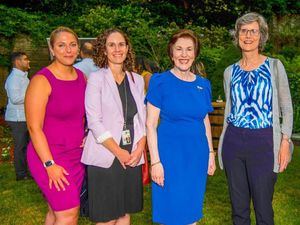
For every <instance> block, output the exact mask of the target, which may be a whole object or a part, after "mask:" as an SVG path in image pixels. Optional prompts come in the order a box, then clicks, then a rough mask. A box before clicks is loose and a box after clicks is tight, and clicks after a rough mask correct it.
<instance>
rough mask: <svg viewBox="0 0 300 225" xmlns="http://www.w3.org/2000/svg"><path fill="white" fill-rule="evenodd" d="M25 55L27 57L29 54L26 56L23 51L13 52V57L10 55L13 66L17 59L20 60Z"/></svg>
mask: <svg viewBox="0 0 300 225" xmlns="http://www.w3.org/2000/svg"><path fill="white" fill-rule="evenodd" d="M23 55H26V56H27V54H26V53H25V52H21V51H18V52H12V53H11V55H10V60H11V62H12V64H14V63H15V61H16V60H17V59H20V58H21V57H22V56H23Z"/></svg>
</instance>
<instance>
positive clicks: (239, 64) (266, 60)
mask: <svg viewBox="0 0 300 225" xmlns="http://www.w3.org/2000/svg"><path fill="white" fill-rule="evenodd" d="M268 61H269V57H267V58H266V59H265V60H264V61H263V62H262V63H261V64H260V65H259V66H258V67H257V68H255V69H253V70H244V69H243V68H242V67H241V61H238V63H237V66H238V67H239V68H240V70H242V71H243V72H247V73H249V72H253V71H255V70H258V69H259V68H261V67H262V66H263V65H265V64H266V62H268Z"/></svg>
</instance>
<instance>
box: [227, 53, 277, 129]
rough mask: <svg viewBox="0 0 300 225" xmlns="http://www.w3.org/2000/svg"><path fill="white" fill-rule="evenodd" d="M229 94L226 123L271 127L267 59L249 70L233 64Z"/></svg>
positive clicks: (248, 126) (269, 80) (270, 91)
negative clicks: (229, 102) (229, 100)
mask: <svg viewBox="0 0 300 225" xmlns="http://www.w3.org/2000/svg"><path fill="white" fill-rule="evenodd" d="M230 94H231V112H230V114H229V116H228V118H227V122H228V123H231V124H232V125H234V126H235V127H242V128H249V129H260V128H267V127H272V123H273V121H272V85H271V72H270V63H269V59H268V58H267V59H266V60H265V62H264V63H263V64H262V65H260V67H258V68H257V69H255V70H251V71H245V70H243V69H241V67H240V66H239V64H238V63H236V64H234V65H233V70H232V77H231V84H230Z"/></svg>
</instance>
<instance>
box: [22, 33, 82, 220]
mask: <svg viewBox="0 0 300 225" xmlns="http://www.w3.org/2000/svg"><path fill="white" fill-rule="evenodd" d="M50 45H51V48H50V51H51V53H52V54H53V56H54V60H53V62H52V63H51V64H50V65H49V66H48V67H45V68H43V69H42V70H40V71H39V72H37V74H36V75H34V77H33V78H32V80H31V82H30V84H29V87H28V90H27V93H26V98H25V110H26V118H27V125H28V129H29V132H30V136H31V142H30V143H29V145H28V150H27V160H28V166H29V169H30V172H31V174H32V176H33V178H34V180H35V181H36V183H37V185H38V186H39V188H40V189H41V191H42V193H43V195H44V197H45V199H46V201H47V203H48V207H49V211H48V213H47V215H46V219H45V224H46V225H58V224H59V225H76V224H77V220H78V209H79V205H80V190H81V185H82V181H83V177H84V166H83V164H81V162H80V158H81V154H82V147H81V144H82V140H83V137H84V114H85V110H84V93H85V87H86V81H85V79H84V75H83V73H82V72H81V71H80V70H77V69H75V68H74V67H73V66H72V65H73V63H74V61H75V59H76V57H77V55H78V37H77V35H76V34H75V33H74V32H73V31H72V30H71V29H69V28H66V27H59V28H57V29H56V30H54V31H53V32H52V34H51V36H50Z"/></svg>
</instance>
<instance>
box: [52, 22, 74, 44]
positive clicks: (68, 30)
mask: <svg viewBox="0 0 300 225" xmlns="http://www.w3.org/2000/svg"><path fill="white" fill-rule="evenodd" d="M61 32H67V33H70V34H73V35H74V37H75V39H76V41H77V44H78V45H79V39H78V36H77V34H76V33H75V32H74V31H73V30H72V29H71V28H69V27H63V26H60V27H58V28H56V29H55V30H53V31H52V32H51V34H50V46H51V48H53V47H54V42H55V39H56V37H57V35H59V34H60V33H61Z"/></svg>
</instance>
